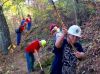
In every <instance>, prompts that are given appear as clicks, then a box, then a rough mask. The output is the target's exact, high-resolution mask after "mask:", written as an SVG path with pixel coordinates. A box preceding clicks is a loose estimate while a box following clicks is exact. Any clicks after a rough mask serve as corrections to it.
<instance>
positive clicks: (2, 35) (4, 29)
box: [0, 4, 11, 54]
mask: <svg viewBox="0 0 100 74" xmlns="http://www.w3.org/2000/svg"><path fill="white" fill-rule="evenodd" d="M10 44H11V39H10V33H9V28H8V25H7V22H6V19H5V16H4V14H3V10H2V5H1V4H0V51H2V53H3V54H7V53H8V46H9V45H10Z"/></svg>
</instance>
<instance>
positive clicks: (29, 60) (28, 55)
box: [25, 53, 32, 73]
mask: <svg viewBox="0 0 100 74" xmlns="http://www.w3.org/2000/svg"><path fill="white" fill-rule="evenodd" d="M25 55H26V61H27V69H28V73H30V72H31V71H32V70H31V57H30V53H25Z"/></svg>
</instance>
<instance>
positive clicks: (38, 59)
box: [35, 50, 43, 71]
mask: <svg viewBox="0 0 100 74" xmlns="http://www.w3.org/2000/svg"><path fill="white" fill-rule="evenodd" d="M35 52H36V55H37V57H38V58H37V61H38V63H39V65H40V68H41V70H42V71H43V68H42V65H41V62H40V56H39V54H38V52H37V51H36V50H35Z"/></svg>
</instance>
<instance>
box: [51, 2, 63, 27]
mask: <svg viewBox="0 0 100 74" xmlns="http://www.w3.org/2000/svg"><path fill="white" fill-rule="evenodd" d="M51 2H52V4H53V7H54V9H55V11H56V13H57V16H58V19H59V21H60V23H61V24H62V27H63V26H64V22H63V21H62V19H61V16H60V14H59V12H58V10H57V8H56V6H55V3H54V2H53V0H51Z"/></svg>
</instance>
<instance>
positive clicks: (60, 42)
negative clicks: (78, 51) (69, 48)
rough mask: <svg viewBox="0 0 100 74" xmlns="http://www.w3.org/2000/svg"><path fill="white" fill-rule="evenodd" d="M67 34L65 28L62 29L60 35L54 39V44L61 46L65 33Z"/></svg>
mask: <svg viewBox="0 0 100 74" xmlns="http://www.w3.org/2000/svg"><path fill="white" fill-rule="evenodd" d="M66 34H67V29H66V28H63V29H62V35H61V36H60V37H58V38H57V39H56V42H55V46H56V47H57V48H61V46H62V43H63V40H64V37H65V35H66Z"/></svg>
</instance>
